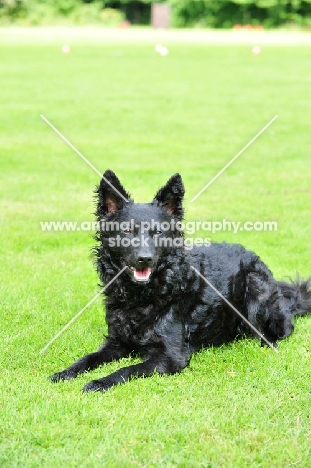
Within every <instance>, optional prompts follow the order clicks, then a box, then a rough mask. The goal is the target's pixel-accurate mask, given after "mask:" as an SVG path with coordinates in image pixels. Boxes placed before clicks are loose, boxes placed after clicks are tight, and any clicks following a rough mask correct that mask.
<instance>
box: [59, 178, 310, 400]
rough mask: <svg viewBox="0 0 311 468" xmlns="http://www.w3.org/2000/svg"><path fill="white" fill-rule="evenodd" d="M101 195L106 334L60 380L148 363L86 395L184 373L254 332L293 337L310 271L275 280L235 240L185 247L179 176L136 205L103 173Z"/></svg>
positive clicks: (272, 338) (94, 385)
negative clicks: (201, 355)
mask: <svg viewBox="0 0 311 468" xmlns="http://www.w3.org/2000/svg"><path fill="white" fill-rule="evenodd" d="M96 193H97V196H98V204H97V212H96V215H97V219H98V221H99V222H100V223H101V226H100V228H99V229H98V232H97V235H96V239H97V240H98V241H99V246H98V247H97V248H96V250H95V252H96V258H97V268H98V272H99V276H100V278H101V280H102V282H103V283H104V284H106V288H105V294H106V296H107V298H106V318H107V323H108V336H107V339H106V341H105V343H104V344H103V345H102V346H101V347H100V349H99V350H98V351H96V352H94V353H91V354H88V355H87V356H84V357H82V358H81V359H79V360H78V361H77V362H75V363H74V364H72V365H71V366H70V367H68V369H65V370H64V371H62V372H58V373H56V374H54V375H53V376H52V377H51V379H52V381H53V382H57V381H59V380H67V379H73V378H75V377H77V375H78V374H81V373H82V372H85V371H89V370H92V369H95V368H97V367H98V366H100V365H101V364H103V363H106V362H111V361H113V360H115V359H120V358H122V357H125V356H129V355H130V354H131V353H132V352H134V353H137V354H139V355H140V356H141V357H142V359H143V362H142V363H140V364H135V365H131V366H128V367H124V368H121V369H120V370H118V371H116V372H114V373H112V374H110V375H108V376H107V377H104V378H102V379H99V380H93V381H91V382H89V383H88V384H87V385H86V386H85V387H84V391H102V392H103V391H105V390H108V389H109V388H111V387H112V386H114V385H117V384H119V383H124V382H126V381H128V380H129V379H131V378H132V377H147V376H150V375H151V374H153V373H154V371H157V372H159V373H162V374H164V373H174V372H178V371H181V370H182V369H183V368H184V367H185V366H187V364H188V363H189V360H190V357H191V354H192V353H193V352H194V351H197V350H199V349H201V348H202V347H208V346H217V345H221V344H222V343H226V342H229V341H232V340H234V339H236V338H237V337H241V336H250V335H254V329H257V330H258V331H259V332H260V334H261V336H262V339H264V341H266V342H271V343H275V342H276V341H277V340H278V339H282V338H286V337H287V336H289V335H290V334H291V333H292V331H293V328H294V325H293V317H294V316H295V315H304V314H306V313H307V312H308V311H311V290H310V287H311V277H310V278H309V279H308V280H307V281H304V282H300V281H297V282H291V283H285V282H279V281H276V280H275V279H274V278H273V276H272V273H271V272H270V270H269V269H268V268H267V266H266V265H265V264H264V263H263V262H262V261H261V260H260V259H259V257H258V256H257V255H255V254H254V253H253V252H249V251H247V250H245V249H244V248H243V247H242V246H241V245H237V244H233V245H230V244H226V243H222V244H211V245H210V246H207V245H203V246H200V247H194V248H193V249H186V248H185V247H184V245H183V233H182V232H181V229H180V222H181V220H182V217H183V207H182V199H183V196H184V187H183V183H182V180H181V177H180V176H179V175H178V174H176V175H174V176H173V177H171V179H170V180H169V181H168V182H167V184H166V185H165V186H164V187H163V188H161V189H160V190H159V191H158V193H157V194H156V196H155V198H154V200H153V201H152V202H151V203H147V204H139V203H134V202H133V200H131V198H130V196H129V194H128V193H126V191H125V190H124V188H123V187H122V185H121V183H120V182H119V180H118V178H117V177H116V176H115V174H114V173H113V172H112V171H106V172H105V174H104V176H103V179H102V180H101V183H100V185H99V187H98V188H97V190H96ZM198 273H200V274H201V275H202V276H200V275H199V274H198ZM204 278H206V279H207V280H208V281H209V282H210V283H211V285H213V287H214V288H216V290H217V291H218V292H219V293H220V294H221V295H219V294H218V292H216V290H215V289H213V288H212V287H211V286H210V285H209V284H208V283H206V281H205V280H204ZM226 300H227V301H229V302H230V304H231V305H232V306H234V307H235V308H236V309H237V310H238V311H239V312H240V313H241V314H243V316H244V317H245V318H246V319H247V320H248V323H247V322H245V321H244V320H243V319H242V318H241V317H240V316H239V315H238V314H237V313H236V312H235V311H234V310H233V309H232V307H231V306H230V304H229V303H228V302H227V301H226ZM249 324H251V325H252V326H250V325H249Z"/></svg>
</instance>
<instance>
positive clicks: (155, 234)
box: [153, 231, 162, 236]
mask: <svg viewBox="0 0 311 468" xmlns="http://www.w3.org/2000/svg"><path fill="white" fill-rule="evenodd" d="M161 234H162V231H154V233H153V235H154V236H160V235H161Z"/></svg>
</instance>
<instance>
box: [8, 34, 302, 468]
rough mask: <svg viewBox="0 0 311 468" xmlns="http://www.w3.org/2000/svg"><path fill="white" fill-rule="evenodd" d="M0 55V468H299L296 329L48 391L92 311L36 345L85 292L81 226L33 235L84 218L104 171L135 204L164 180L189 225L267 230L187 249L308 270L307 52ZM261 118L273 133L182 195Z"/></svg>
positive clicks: (92, 278)
mask: <svg viewBox="0 0 311 468" xmlns="http://www.w3.org/2000/svg"><path fill="white" fill-rule="evenodd" d="M61 45H62V43H61V42H59V41H57V40H56V39H55V42H54V43H51V44H49V45H47V44H46V45H42V44H41V43H40V38H39V37H38V41H37V42H34V43H33V44H31V45H30V44H26V43H24V42H23V38H22V36H21V40H20V43H16V44H14V45H5V44H4V43H2V44H0V64H1V71H0V93H1V94H0V96H1V97H0V100H1V110H0V113H1V124H0V126H1V130H0V132H1V133H0V148H1V149H0V151H1V156H0V157H1V160H0V165H1V166H0V167H1V179H0V187H1V209H0V216H1V242H0V251H1V262H0V271H1V282H0V290H1V303H0V309H1V314H0V324H1V325H0V329H1V340H0V346H1V371H0V372H1V380H0V396H1V408H2V411H1V424H0V426H1V437H0V465H1V466H2V467H12V468H16V467H18V466H21V467H27V468H28V467H38V468H39V467H40V468H42V467H44V468H50V467H69V468H71V467H72V468H75V467H83V468H84V467H85V468H93V467H94V468H97V467H98V468H100V467H109V468H110V467H120V468H123V467H126V468H136V467H184V468H188V467H193V468H196V467H206V468H207V467H208V468H218V467H225V468H233V467H234V468H240V467H265V468H268V467H269V468H271V467H274V468H280V467H290V466H295V467H305V468H307V467H309V466H310V460H311V448H310V447H311V420H310V407H311V364H310V363H311V318H309V317H306V318H303V319H299V320H297V321H296V329H295V333H294V335H293V336H292V337H291V338H289V339H288V340H285V341H284V342H281V343H280V344H279V353H275V352H273V351H272V350H271V349H267V348H261V347H260V345H259V342H258V340H256V339H255V340H242V341H239V342H235V343H233V344H230V345H226V346H222V347H221V348H218V349H217V348H216V349H211V350H202V351H201V352H200V353H197V354H196V355H195V356H193V359H192V360H191V363H190V365H189V367H188V368H187V369H186V370H184V371H183V372H182V373H181V374H179V375H174V376H159V375H154V376H153V377H152V378H149V379H140V380H134V381H131V382H130V383H128V384H127V385H124V386H119V387H116V388H114V389H112V390H111V391H109V392H107V393H106V394H82V393H81V388H82V387H83V386H84V384H85V383H87V382H88V381H89V380H92V379H94V378H96V377H100V376H104V375H107V374H108V373H111V372H112V371H114V370H116V369H118V368H119V367H120V366H121V365H128V364H129V363H130V362H133V359H134V358H133V359H132V360H131V359H123V360H122V362H121V363H115V362H114V363H111V364H109V365H107V366H105V367H102V368H100V369H98V370H96V371H94V372H91V373H90V374H86V375H83V376H81V377H79V378H77V379H76V380H75V381H71V382H65V383H60V384H55V385H53V384H52V383H50V382H49V381H48V379H47V377H48V376H49V375H51V374H52V373H54V372H55V371H58V370H61V369H63V368H64V367H66V366H68V365H69V364H70V363H71V362H73V361H74V360H75V359H77V358H78V357H80V356H82V355H84V354H86V353H87V352H91V351H92V350H95V349H96V348H97V347H98V346H99V344H100V343H101V340H102V336H103V334H104V333H105V331H106V328H105V322H104V310H103V307H102V301H101V299H98V300H97V301H96V302H94V303H93V304H92V305H91V306H90V307H89V308H88V309H87V310H86V311H85V312H84V313H83V314H82V315H81V316H80V317H79V318H78V319H77V320H76V321H75V322H74V323H73V324H72V325H71V327H70V328H68V329H67V330H66V331H65V332H64V333H63V334H62V335H61V336H60V337H59V338H58V339H57V340H56V341H55V342H54V343H53V344H52V345H51V346H50V347H49V348H48V349H47V350H46V351H45V352H44V353H42V354H40V350H41V349H42V348H43V347H44V346H45V345H46V344H47V343H48V342H49V341H50V340H51V339H52V338H53V336H54V335H55V334H56V333H57V332H58V331H59V330H61V329H62V328H63V327H64V326H65V325H66V324H67V323H68V322H69V320H70V319H71V318H72V317H74V316H75V314H77V313H78V312H79V310H81V309H82V307H84V306H85V305H86V304H87V303H88V302H89V301H90V300H91V299H92V298H93V297H94V295H95V294H96V293H97V292H98V291H99V286H98V278H97V275H96V272H95V271H94V267H93V259H92V257H91V253H90V251H91V247H92V246H93V245H94V241H93V239H92V235H93V233H92V232H90V231H82V230H80V231H75V232H74V231H71V232H65V231H63V232H53V231H51V232H42V230H41V228H40V222H42V221H77V222H79V223H80V222H83V221H92V220H93V215H92V213H93V211H94V205H93V190H94V187H95V185H96V184H97V183H98V182H99V176H98V174H97V173H96V172H95V171H93V170H92V169H91V168H90V167H89V166H88V165H87V164H86V163H85V162H84V161H83V160H82V159H81V158H80V157H79V156H78V155H77V154H76V153H75V152H74V151H73V150H72V149H71V148H70V147H69V146H68V145H67V144H66V143H65V142H64V141H62V140H61V138H60V137H59V136H58V135H57V134H56V133H55V132H54V131H53V130H52V129H51V128H50V127H49V126H48V125H47V124H46V123H45V122H44V121H43V120H42V118H40V114H43V115H44V116H45V117H46V118H47V119H49V120H50V121H51V122H52V123H53V124H54V125H55V126H56V127H57V128H58V129H59V130H60V131H61V132H62V133H63V134H64V135H65V136H66V137H67V138H68V139H69V140H70V141H71V142H72V143H73V144H74V145H75V146H76V147H77V148H78V150H79V151H80V152H81V153H82V154H83V155H84V156H85V157H87V158H88V159H89V160H90V161H91V162H92V164H93V165H94V166H95V167H96V168H97V169H98V170H99V171H100V172H103V171H104V170H105V169H107V168H110V169H112V170H114V171H115V172H116V173H117V174H118V176H119V177H120V179H121V181H122V183H123V184H124V185H125V187H126V189H128V190H129V191H130V192H131V193H132V194H133V196H134V198H135V199H136V201H141V202H144V201H150V200H151V199H152V197H153V195H154V194H155V192H156V191H157V189H158V188H159V187H160V186H161V184H164V183H165V182H166V180H167V179H168V178H169V177H170V176H171V175H172V174H173V173H175V172H180V174H181V175H182V177H183V179H184V182H185V186H186V201H185V207H186V220H187V221H199V220H201V221H202V220H204V221H208V220H214V221H221V220H222V219H227V220H231V221H235V222H238V221H240V222H245V221H252V222H255V221H276V222H277V224H278V229H277V231H273V232H260V231H255V230H253V231H245V230H243V231H240V232H238V233H236V234H234V233H233V232H230V231H228V230H227V231H225V232H224V231H221V232H217V233H215V234H212V233H210V232H204V231H202V230H201V231H200V232H198V233H195V234H193V237H197V236H203V237H210V238H211V239H212V240H214V241H218V240H223V239H225V240H227V241H229V242H238V243H242V244H243V245H245V246H247V247H248V248H250V249H253V250H255V251H256V252H257V253H258V254H259V255H260V256H261V257H262V258H263V259H264V261H266V263H267V264H268V265H269V267H270V268H271V270H272V271H273V272H274V274H275V275H276V277H277V278H283V277H284V276H292V277H295V276H296V272H297V271H299V272H300V273H301V275H302V276H303V277H306V276H308V275H310V274H311V260H310V259H311V245H310V244H311V242H310V232H311V216H310V215H311V213H310V200H311V127H310V122H311V104H310V103H311V51H310V48H309V47H304V46H300V47H282V46H280V47H275V46H265V47H263V48H262V52H261V54H259V55H258V56H254V55H253V54H252V52H251V47H250V46H249V45H248V46H231V45H228V46H215V45H214V46H213V45H204V46H203V45H185V44H181V45H178V44H175V45H172V46H169V55H168V56H167V57H161V56H160V55H158V54H156V52H155V51H154V45H152V44H145V45H144V44H136V45H135V44H121V43H120V44H106V45H105V44H98V45H96V44H93V45H83V44H82V43H80V44H78V43H77V44H76V45H73V46H72V48H71V52H70V54H67V55H65V54H63V53H62V52H61ZM275 115H278V116H279V117H278V118H277V119H276V120H275V122H274V123H273V124H272V125H271V126H270V127H269V128H268V129H267V130H266V131H265V132H264V133H263V134H262V135H261V136H260V137H259V138H258V139H257V140H256V141H255V142H254V143H253V144H252V145H251V146H250V147H249V148H248V149H247V150H246V151H245V152H244V153H243V154H241V156H240V157H239V158H238V159H237V160H236V161H235V162H234V163H233V164H232V165H231V166H230V167H229V168H228V169H227V170H226V171H225V172H224V173H223V174H222V175H221V176H220V177H219V178H218V179H217V180H216V181H215V182H214V183H213V184H212V185H211V186H210V187H209V188H208V189H207V190H206V191H205V192H204V193H203V194H202V195H201V196H200V197H198V198H197V199H196V201H195V202H193V203H191V202H190V200H191V199H192V198H193V197H194V196H195V195H196V193H197V192H198V191H199V190H200V189H201V188H202V187H203V186H204V185H205V184H207V183H208V182H209V180H211V179H212V178H213V177H214V176H215V175H216V174H217V173H218V172H219V171H220V170H221V169H222V168H223V166H224V165H225V164H227V163H228V161H230V159H231V158H233V157H234V156H235V155H236V154H237V153H238V152H239V151H240V150H241V149H242V148H243V147H244V146H245V145H246V144H247V143H248V142H249V141H250V140H251V139H252V138H253V137H254V136H255V135H256V134H257V133H258V132H259V131H260V130H261V129H262V128H263V127H264V126H265V125H266V124H267V123H268V122H269V121H270V120H271V119H272V118H273V117H274V116H275Z"/></svg>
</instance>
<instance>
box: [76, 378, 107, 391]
mask: <svg viewBox="0 0 311 468" xmlns="http://www.w3.org/2000/svg"><path fill="white" fill-rule="evenodd" d="M109 388H110V387H109V385H107V384H105V383H104V379H101V380H91V382H89V383H87V384H86V385H85V386H84V387H83V389H82V392H83V393H85V392H105V391H106V390H108V389H109Z"/></svg>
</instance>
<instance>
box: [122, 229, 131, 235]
mask: <svg viewBox="0 0 311 468" xmlns="http://www.w3.org/2000/svg"><path fill="white" fill-rule="evenodd" d="M123 234H127V235H128V234H132V231H131V230H130V229H123Z"/></svg>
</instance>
